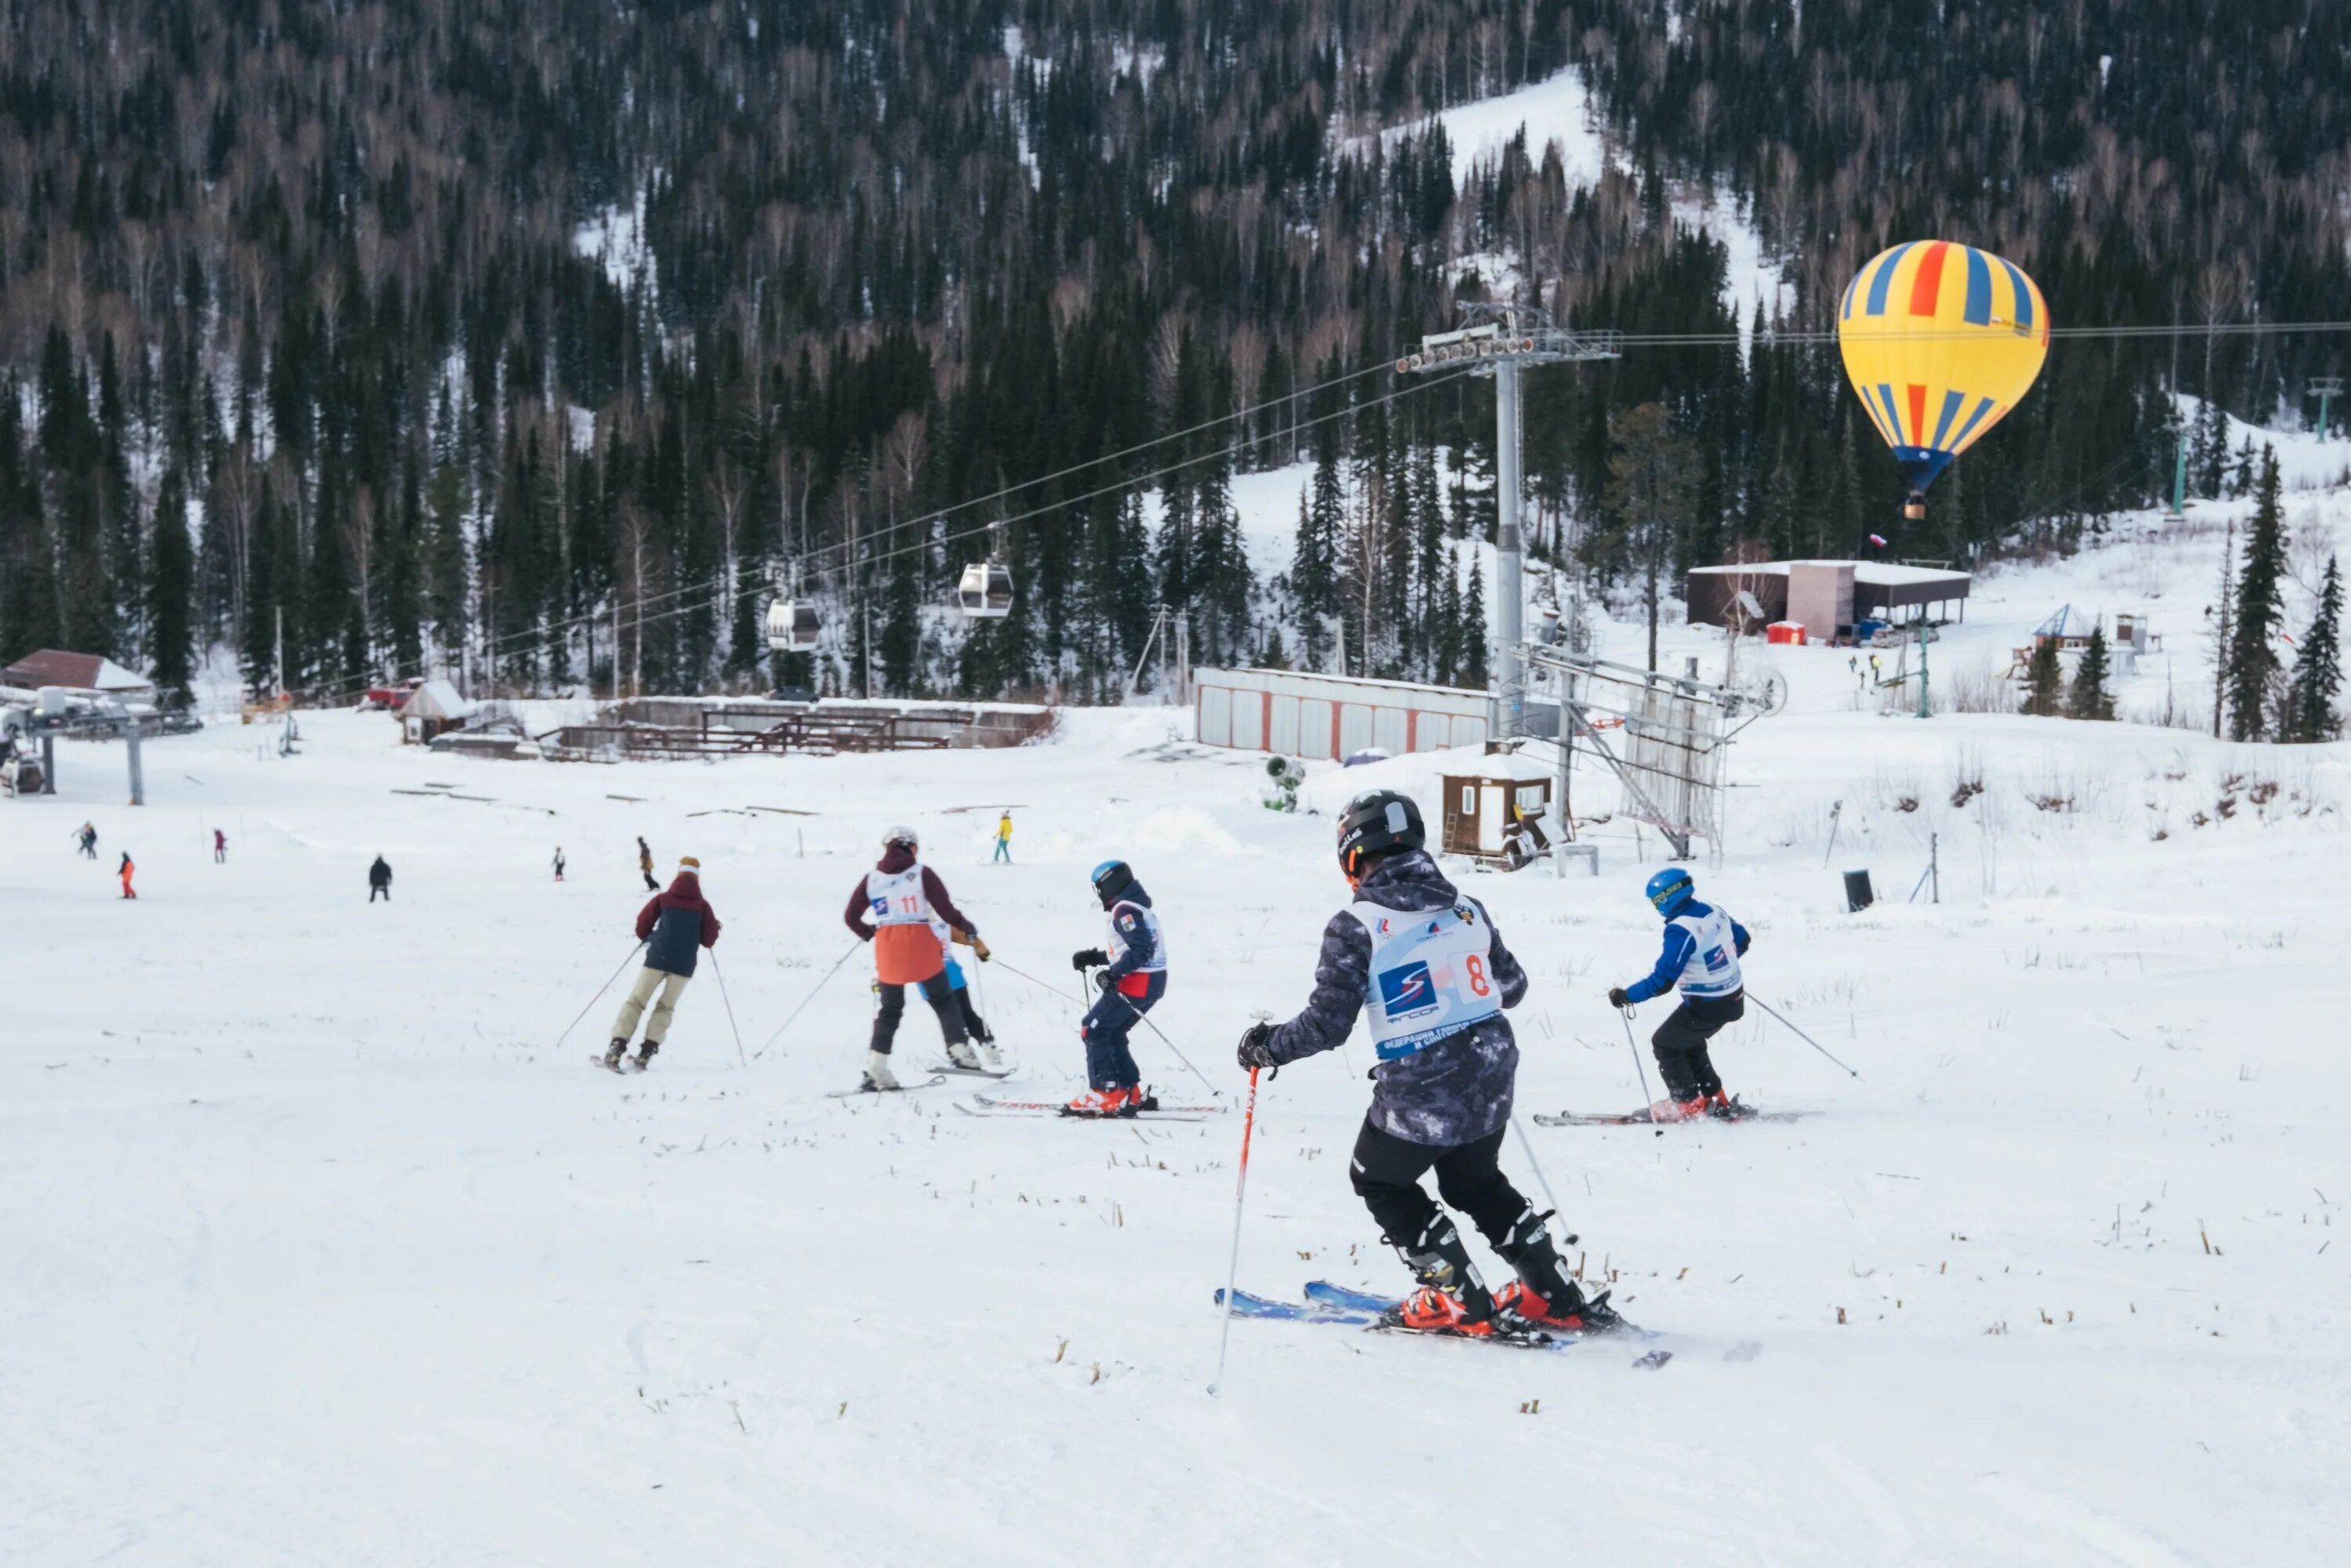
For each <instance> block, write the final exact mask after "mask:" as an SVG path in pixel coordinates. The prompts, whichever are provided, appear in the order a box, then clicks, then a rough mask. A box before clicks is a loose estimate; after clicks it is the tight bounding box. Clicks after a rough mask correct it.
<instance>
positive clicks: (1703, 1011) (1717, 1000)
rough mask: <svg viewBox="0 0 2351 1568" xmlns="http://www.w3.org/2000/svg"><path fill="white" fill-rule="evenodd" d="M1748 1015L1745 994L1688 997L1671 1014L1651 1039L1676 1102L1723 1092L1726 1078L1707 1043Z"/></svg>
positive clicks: (1668, 1091)
mask: <svg viewBox="0 0 2351 1568" xmlns="http://www.w3.org/2000/svg"><path fill="white" fill-rule="evenodd" d="M1746 1016H1747V993H1746V992H1744V991H1733V992H1731V993H1730V995H1729V996H1727V997H1684V998H1682V1005H1681V1006H1679V1007H1677V1008H1676V1009H1674V1010H1673V1011H1672V1012H1671V1013H1669V1014H1667V1018H1666V1021H1665V1022H1663V1023H1661V1024H1659V1025H1658V1026H1657V1032H1656V1033H1655V1034H1653V1035H1651V1036H1650V1037H1649V1045H1650V1047H1651V1049H1653V1050H1654V1051H1656V1053H1657V1071H1658V1073H1659V1074H1660V1075H1661V1076H1662V1077H1663V1078H1664V1079H1665V1081H1666V1092H1667V1095H1669V1096H1671V1097H1672V1098H1674V1099H1676V1100H1695V1099H1696V1098H1698V1096H1699V1095H1701V1094H1719V1093H1721V1092H1722V1079H1721V1077H1720V1076H1719V1074H1717V1073H1716V1071H1714V1059H1713V1058H1712V1057H1710V1056H1708V1054H1707V1050H1706V1042H1707V1041H1708V1040H1712V1039H1713V1038H1714V1037H1715V1035H1716V1033H1717V1032H1718V1031H1719V1030H1722V1029H1723V1028H1724V1027H1725V1026H1727V1025H1729V1024H1734V1023H1737V1022H1738V1021H1739V1020H1740V1019H1743V1018H1745V1017H1746Z"/></svg>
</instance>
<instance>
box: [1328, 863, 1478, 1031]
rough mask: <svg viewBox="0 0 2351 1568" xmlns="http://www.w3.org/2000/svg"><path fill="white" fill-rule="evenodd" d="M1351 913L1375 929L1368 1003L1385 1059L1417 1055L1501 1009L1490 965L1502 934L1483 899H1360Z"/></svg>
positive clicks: (1366, 1010) (1367, 1011)
mask: <svg viewBox="0 0 2351 1568" xmlns="http://www.w3.org/2000/svg"><path fill="white" fill-rule="evenodd" d="M1347 912H1348V913H1349V914H1350V915H1353V916H1354V917H1355V918H1356V919H1357V920H1359V921H1361V922H1362V923H1363V926H1364V930H1366V931H1368V932H1370V933H1371V936H1372V971H1371V981H1372V983H1371V990H1370V994H1369V995H1367V996H1366V997H1365V998H1364V1013H1365V1017H1366V1019H1367V1021H1368V1022H1369V1023H1370V1025H1371V1030H1372V1045H1373V1048H1374V1050H1375V1051H1377V1052H1378V1053H1379V1058H1380V1060H1381V1061H1395V1060H1396V1059H1397V1058H1398V1057H1403V1056H1410V1055H1411V1054H1412V1053H1413V1052H1415V1051H1420V1050H1423V1049H1424V1048H1426V1047H1427V1046H1430V1045H1434V1044H1435V1043H1436V1042H1437V1041H1438V1040H1443V1039H1444V1038H1445V1037H1446V1036H1447V1035H1449V1034H1458V1033H1460V1032H1461V1031H1462V1030H1465V1029H1469V1028H1472V1027H1474V1026H1475V1025H1478V1024H1480V1023H1483V1022H1484V1021H1485V1020H1486V1019H1489V1018H1493V1017H1496V1016H1497V1015H1499V1013H1500V1012H1501V1010H1502V994H1501V988H1500V987H1499V984H1498V983H1497V982H1496V981H1495V979H1494V977H1493V975H1492V973H1491V972H1490V971H1489V968H1488V967H1487V966H1488V962H1489V959H1488V954H1489V952H1490V951H1491V949H1492V947H1493V945H1494V934H1493V931H1492V930H1491V929H1490V928H1489V926H1488V925H1487V924H1486V921H1485V917H1484V914H1483V912H1482V911H1480V910H1479V908H1478V907H1477V906H1476V905H1475V904H1470V903H1468V901H1467V900H1464V901H1463V902H1461V903H1459V904H1454V905H1452V906H1451V907H1449V908H1446V909H1420V910H1398V909H1389V908H1387V907H1386V906H1385V905H1383V904H1374V903H1371V902H1370V901H1369V900H1365V899H1358V900H1357V901H1356V902H1355V903H1354V904H1353V905H1351V906H1350V907H1349V909H1348V911H1347Z"/></svg>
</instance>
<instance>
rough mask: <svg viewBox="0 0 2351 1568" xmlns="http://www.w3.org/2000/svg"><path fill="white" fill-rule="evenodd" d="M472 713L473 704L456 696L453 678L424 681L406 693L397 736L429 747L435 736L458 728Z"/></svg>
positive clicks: (412, 744) (413, 744)
mask: <svg viewBox="0 0 2351 1568" xmlns="http://www.w3.org/2000/svg"><path fill="white" fill-rule="evenodd" d="M473 716H474V705H473V704H472V703H469V702H467V701H466V700H465V698H464V697H461V696H459V695H457V687H456V684H455V682H452V681H427V682H425V683H424V684H423V685H421V686H418V687H417V688H416V689H415V690H414V691H413V692H411V693H410V694H409V696H408V701H407V702H405V703H404V704H402V706H401V709H400V737H401V739H402V740H404V741H406V742H407V743H408V744H409V745H411V746H430V745H431V744H433V741H434V737H436V736H440V735H443V734H444V733H446V732H447V731H449V730H453V729H461V728H463V727H465V721H466V720H467V719H469V718H471V717H473Z"/></svg>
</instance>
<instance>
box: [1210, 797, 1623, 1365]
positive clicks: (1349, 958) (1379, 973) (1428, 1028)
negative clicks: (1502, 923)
mask: <svg viewBox="0 0 2351 1568" xmlns="http://www.w3.org/2000/svg"><path fill="white" fill-rule="evenodd" d="M1427 840H1428V834H1427V831H1426V828H1425V827H1424V826H1423V825H1422V822H1421V817H1420V808H1419V807H1418V806H1416V804H1414V803H1413V800H1412V799H1411V797H1409V796H1406V795H1402V794H1399V793H1397V792H1396V791H1395V790H1393V789H1373V790H1368V791H1366V792H1365V793H1364V794H1361V795H1358V796H1356V797H1355V798H1354V799H1353V800H1350V801H1349V802H1348V803H1347V808H1346V810H1344V811H1343V812H1342V813H1341V814H1340V818H1339V868H1340V870H1341V872H1342V873H1343V874H1344V875H1345V876H1346V879H1347V884H1348V886H1349V887H1351V888H1352V889H1353V892H1354V901H1353V903H1352V904H1349V905H1348V906H1347V907H1346V908H1344V909H1343V910H1341V911H1340V912H1339V913H1338V914H1336V915H1332V917H1331V922H1330V924H1329V925H1326V926H1324V927H1323V930H1322V956H1321V957H1320V958H1319V959H1318V960H1317V961H1316V963H1315V966H1314V992H1313V995H1312V996H1311V997H1310V998H1308V1000H1307V1003H1306V1009H1305V1010H1304V1011H1303V1012H1301V1013H1300V1014H1299V1015H1298V1016H1297V1017H1296V1018H1294V1019H1290V1021H1289V1022H1288V1023H1286V1024H1282V1025H1280V1027H1279V1028H1277V1027H1275V1026H1273V1025H1271V1024H1265V1023H1260V1024H1256V1025H1253V1026H1252V1027H1251V1028H1250V1029H1249V1031H1248V1032H1247V1033H1246V1034H1244V1035H1242V1036H1241V1042H1240V1050H1239V1052H1238V1055H1239V1059H1240V1064H1241V1065H1242V1066H1243V1067H1280V1066H1281V1065H1283V1064H1284V1063H1286V1062H1291V1061H1298V1060H1299V1059H1300V1058H1301V1057H1306V1056H1311V1055H1313V1054H1314V1053H1315V1052H1317V1051H1330V1050H1332V1049H1334V1048H1336V1047H1337V1046H1339V1045H1340V1044H1342V1043H1343V1042H1344V1041H1345V1040H1346V1038H1347V1036H1348V1035H1349V1034H1350V1033H1351V1032H1352V1031H1353V1029H1354V1027H1355V1018H1356V1015H1357V1014H1358V1013H1362V1014H1364V1015H1365V1018H1366V1020H1367V1022H1368V1023H1369V1025H1370V1028H1371V1034H1372V1046H1373V1050H1374V1052H1375V1053H1376V1054H1377V1055H1378V1057H1379V1059H1380V1064H1379V1066H1378V1067H1377V1068H1376V1069H1374V1071H1373V1074H1372V1082H1373V1084H1374V1088H1373V1090H1372V1107H1371V1112H1370V1113H1369V1114H1368V1115H1366V1116H1365V1117H1364V1126H1363V1131H1362V1132H1361V1133H1360V1134H1357V1136H1356V1139H1355V1149H1354V1158H1353V1164H1352V1166H1351V1175H1352V1176H1353V1182H1354V1187H1355V1195H1356V1196H1357V1197H1361V1198H1362V1199H1363V1200H1364V1207H1367V1208H1369V1209H1370V1210H1371V1211H1372V1218H1374V1219H1375V1220H1377V1221H1378V1222H1379V1227H1380V1234H1381V1239H1383V1240H1384V1241H1385V1242H1386V1243H1387V1244H1388V1245H1389V1246H1391V1247H1393V1248H1395V1249H1396V1255H1397V1256H1398V1257H1400V1258H1402V1259H1403V1260H1404V1263H1405V1268H1407V1269H1410V1270H1412V1271H1413V1275H1414V1278H1415V1279H1416V1281H1418V1282H1419V1285H1420V1289H1419V1290H1417V1291H1415V1292H1413V1294H1412V1295H1411V1296H1410V1297H1409V1298H1407V1299H1406V1300H1405V1301H1401V1302H1398V1303H1397V1304H1396V1305H1395V1306H1394V1307H1392V1308H1390V1309H1389V1310H1388V1313H1387V1321H1388V1322H1389V1323H1390V1324H1391V1325H1392V1326H1394V1327H1397V1328H1406V1329H1416V1330H1419V1331H1422V1332H1424V1333H1451V1334H1469V1335H1480V1336H1482V1335H1490V1334H1492V1333H1496V1332H1497V1331H1498V1330H1499V1331H1503V1332H1518V1333H1523V1332H1525V1331H1526V1330H1529V1329H1544V1330H1550V1331H1552V1332H1555V1333H1592V1332H1598V1331H1603V1330H1606V1329H1612V1328H1616V1327H1619V1326H1621V1325H1622V1323H1623V1320H1622V1319H1620V1318H1619V1317H1618V1316H1617V1315H1616V1313H1615V1311H1614V1309H1613V1308H1611V1307H1610V1306H1609V1305H1608V1293H1607V1292H1606V1291H1602V1292H1601V1293H1600V1294H1599V1295H1598V1296H1596V1297H1594V1298H1593V1299H1592V1300H1590V1301H1586V1300H1585V1299H1584V1297H1583V1291H1582V1290H1581V1289H1579V1288H1578V1286H1577V1285H1576V1282H1575V1281H1574V1279H1573V1276H1571V1275H1570V1273H1569V1272H1568V1268H1567V1264H1566V1262H1565V1261H1564V1260H1562V1257H1561V1256H1560V1251H1559V1248H1558V1245H1557V1244H1556V1243H1555V1242H1554V1241H1553V1240H1552V1234H1551V1229H1550V1227H1549V1226H1548V1225H1547V1224H1546V1223H1545V1222H1546V1221H1548V1220H1549V1219H1550V1218H1552V1217H1551V1216H1550V1215H1548V1214H1541V1213H1538V1212H1536V1210H1535V1207H1534V1205H1532V1204H1531V1203H1529V1202H1528V1201H1527V1200H1526V1198H1525V1197H1524V1196H1523V1195H1522V1194H1520V1191H1519V1189H1518V1188H1517V1187H1516V1186H1512V1185H1511V1184H1510V1178H1509V1177H1508V1176H1504V1175H1503V1174H1502V1170H1501V1165H1500V1155H1501V1152H1502V1137H1503V1134H1505V1133H1506V1132H1508V1131H1509V1129H1510V1104H1511V1099H1512V1095H1513V1093H1514V1092H1515V1088H1516V1083H1517V1078H1518V1068H1519V1046H1518V1039H1517V1037H1516V1036H1515V1035H1514V1034H1513V1033H1512V1032H1511V1030H1510V1020H1509V1019H1505V1018H1504V1017H1503V1016H1502V1009H1505V1008H1513V1007H1516V1006H1518V1004H1519V1002H1520V999H1522V998H1524V997H1525V996H1526V994H1527V975H1526V971H1525V970H1524V969H1522V968H1521V967H1520V966H1519V961H1518V959H1517V958H1516V957H1514V956H1512V955H1511V953H1510V948H1509V946H1506V945H1505V944H1504V943H1503V941H1502V934H1501V933H1500V932H1499V931H1497V930H1495V929H1494V924H1493V922H1492V921H1491V920H1490V919H1489V918H1488V916H1487V915H1486V909H1485V905H1483V904H1479V902H1478V901H1477V900H1476V899H1474V898H1469V897H1467V896H1465V895H1464V894H1462V893H1461V892H1460V891H1459V890H1458V888H1456V887H1455V886H1454V885H1453V884H1452V883H1450V882H1448V881H1447V880H1446V877H1445V873H1443V872H1441V871H1439V870H1438V869H1437V862H1435V861H1434V860H1432V859H1430V858H1429V855H1428V852H1427V850H1426V847H1425V846H1426V843H1427ZM1432 1170H1434V1171H1435V1172H1436V1173H1437V1192H1438V1193H1439V1195H1441V1196H1442V1197H1444V1199H1445V1202H1446V1205H1447V1207H1450V1208H1453V1209H1457V1210H1458V1211H1459V1212H1460V1213H1462V1214H1464V1215H1466V1216H1468V1218H1469V1219H1470V1220H1471V1221H1472V1222H1473V1223H1474V1224H1475V1225H1476V1226H1477V1227H1478V1228H1479V1231H1480V1232H1481V1233H1483V1234H1484V1236H1485V1238H1486V1239H1487V1240H1488V1241H1489V1243H1491V1244H1492V1246H1493V1249H1494V1250H1495V1251H1497V1252H1499V1253H1500V1254H1501V1255H1502V1258H1503V1259H1504V1260H1505V1261H1507V1262H1508V1263H1509V1264H1510V1268H1511V1270H1512V1271H1513V1272H1514V1273H1516V1274H1517V1276H1518V1278H1516V1279H1514V1280H1512V1281H1510V1282H1509V1283H1508V1284H1506V1285H1504V1286H1503V1287H1502V1289H1501V1290H1500V1291H1499V1292H1492V1293H1489V1291H1487V1289H1486V1284H1485V1281H1483V1280H1482V1279H1480V1278H1479V1273H1478V1270H1477V1267H1476V1265H1474V1264H1473V1263H1472V1262H1471V1261H1470V1259H1469V1249H1468V1247H1466V1246H1465V1245H1464V1244H1463V1243H1462V1240H1461V1232H1460V1230H1459V1229H1458V1228H1457V1227H1456V1226H1455V1225H1454V1223H1453V1221H1452V1219H1451V1218H1448V1217H1447V1215H1446V1213H1445V1211H1444V1209H1441V1208H1439V1207H1437V1205H1436V1203H1435V1202H1434V1201H1432V1200H1431V1199H1430V1197H1429V1196H1428V1194H1427V1192H1426V1190H1424V1189H1423V1188H1422V1186H1421V1185H1420V1182H1421V1177H1423V1176H1426V1175H1427V1174H1428V1173H1429V1172H1430V1171H1432ZM1572 1240H1573V1238H1571V1241H1572Z"/></svg>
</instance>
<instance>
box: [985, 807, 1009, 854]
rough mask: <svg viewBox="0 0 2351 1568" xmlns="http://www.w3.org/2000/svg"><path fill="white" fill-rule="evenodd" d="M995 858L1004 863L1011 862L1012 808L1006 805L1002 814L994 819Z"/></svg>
mask: <svg viewBox="0 0 2351 1568" xmlns="http://www.w3.org/2000/svg"><path fill="white" fill-rule="evenodd" d="M996 859H997V860H998V861H1002V862H1004V863H1005V864H1006V865H1010V864H1011V863H1012V809H1011V808H1010V807H1006V808H1005V810H1004V814H1003V815H1002V816H1000V817H998V818H997V819H996ZM988 863H989V864H991V865H993V864H994V863H996V862H994V861H991V862H988Z"/></svg>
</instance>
